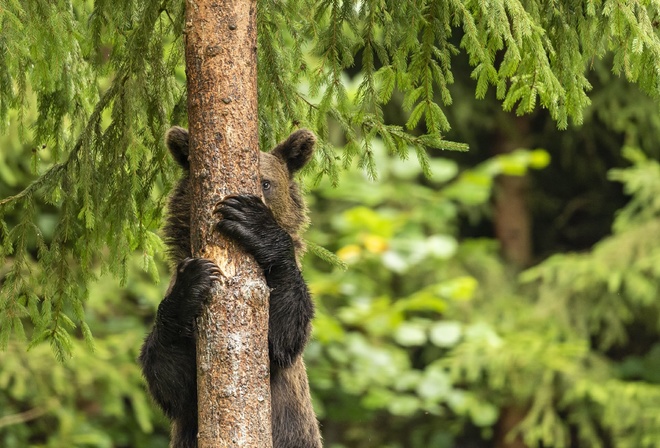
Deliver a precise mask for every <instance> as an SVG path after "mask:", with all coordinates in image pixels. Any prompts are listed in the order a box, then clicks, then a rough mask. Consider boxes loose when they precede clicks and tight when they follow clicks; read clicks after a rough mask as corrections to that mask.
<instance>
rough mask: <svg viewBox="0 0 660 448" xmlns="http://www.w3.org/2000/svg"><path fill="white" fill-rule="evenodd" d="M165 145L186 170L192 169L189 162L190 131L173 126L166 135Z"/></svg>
mask: <svg viewBox="0 0 660 448" xmlns="http://www.w3.org/2000/svg"><path fill="white" fill-rule="evenodd" d="M165 144H166V145H167V148H168V149H169V150H170V153H171V154H172V157H174V160H176V161H177V163H178V164H179V165H181V167H182V168H184V169H189V168H190V162H188V131H187V130H185V129H183V128H181V127H179V126H172V127H171V128H170V130H169V131H167V134H166V135H165Z"/></svg>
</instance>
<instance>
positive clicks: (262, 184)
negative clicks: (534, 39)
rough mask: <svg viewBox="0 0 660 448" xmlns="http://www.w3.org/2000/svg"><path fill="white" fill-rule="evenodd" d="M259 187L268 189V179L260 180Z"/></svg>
mask: <svg viewBox="0 0 660 448" xmlns="http://www.w3.org/2000/svg"><path fill="white" fill-rule="evenodd" d="M261 188H262V189H263V190H264V191H266V190H270V181H269V180H264V181H262V182H261Z"/></svg>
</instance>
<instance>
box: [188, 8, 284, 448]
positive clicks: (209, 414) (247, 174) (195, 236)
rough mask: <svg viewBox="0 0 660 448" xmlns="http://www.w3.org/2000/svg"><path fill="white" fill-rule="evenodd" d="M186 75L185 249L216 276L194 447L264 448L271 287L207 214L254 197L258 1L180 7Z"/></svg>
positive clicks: (204, 335) (205, 322)
mask: <svg viewBox="0 0 660 448" xmlns="http://www.w3.org/2000/svg"><path fill="white" fill-rule="evenodd" d="M186 73H187V77H188V120H189V129H190V173H191V175H190V176H191V189H192V198H193V200H192V219H191V243H192V252H193V255H194V256H196V257H204V258H208V259H211V260H213V261H215V263H216V264H217V265H218V266H219V267H220V270H221V272H222V279H221V280H220V281H219V282H218V285H217V286H216V287H214V288H213V297H212V299H211V302H210V303H209V306H208V308H207V309H206V310H205V312H204V313H203V315H202V317H201V318H200V319H199V322H198V329H199V337H198V341H197V384H198V386H197V389H198V399H199V404H198V415H199V434H198V446H199V447H200V448H204V447H254V448H257V447H258V448H267V447H270V446H272V438H271V424H270V412H271V406H270V388H269V367H268V366H269V361H268V289H267V287H266V284H265V282H264V280H263V274H262V272H261V270H260V269H259V267H258V266H257V265H256V263H255V262H254V260H253V259H252V258H251V257H248V256H247V255H245V254H244V253H243V252H242V251H240V250H239V249H238V248H237V246H236V245H235V244H233V243H231V242H229V241H227V240H225V239H221V237H220V236H219V235H218V234H217V233H214V231H213V230H214V229H213V227H214V223H215V222H216V219H217V218H214V216H213V213H212V212H213V209H214V206H215V204H216V203H217V202H218V201H220V200H221V199H222V198H224V197H225V196H226V195H228V194H256V195H260V194H261V188H260V176H259V155H258V151H259V149H258V129H257V59H256V1H255V0H228V1H223V2H217V1H215V0H187V2H186Z"/></svg>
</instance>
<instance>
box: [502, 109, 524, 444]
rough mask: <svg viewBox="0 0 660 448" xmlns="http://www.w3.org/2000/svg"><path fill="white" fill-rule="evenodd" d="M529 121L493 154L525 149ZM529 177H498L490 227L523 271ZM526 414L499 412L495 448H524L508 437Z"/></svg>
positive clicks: (515, 124)
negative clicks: (492, 224) (492, 226)
mask: <svg viewBox="0 0 660 448" xmlns="http://www.w3.org/2000/svg"><path fill="white" fill-rule="evenodd" d="M529 125H530V124H529V118H528V117H515V118H513V119H512V129H509V132H508V133H507V132H504V131H500V134H499V136H498V138H497V139H496V144H495V145H494V146H493V152H494V153H495V154H508V153H511V152H513V151H515V150H516V149H518V148H527V147H528V146H529V134H530V131H529ZM528 190H529V178H528V176H527V175H524V176H506V175H501V176H499V177H498V178H497V180H496V184H495V204H494V208H495V210H494V212H495V213H494V216H493V221H494V227H495V235H496V237H497V240H498V241H499V242H500V246H501V249H502V256H503V257H504V259H505V260H506V261H508V262H509V263H510V264H512V265H513V266H514V267H515V268H517V269H523V268H526V267H528V266H529V265H530V263H531V261H532V219H531V216H530V212H529V203H528V199H527V194H528ZM526 415H527V406H526V405H525V404H519V405H510V406H508V407H505V408H503V409H501V410H500V419H499V421H498V422H497V425H496V429H495V448H527V445H526V444H525V442H524V441H523V439H522V437H521V436H520V435H519V434H517V435H515V436H513V437H510V436H509V434H510V433H511V431H514V430H515V429H516V427H517V426H518V425H519V424H520V423H521V422H522V421H523V420H524V418H525V416H526Z"/></svg>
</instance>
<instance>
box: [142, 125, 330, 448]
mask: <svg viewBox="0 0 660 448" xmlns="http://www.w3.org/2000/svg"><path fill="white" fill-rule="evenodd" d="M166 141H167V146H168V148H169V150H170V152H171V153H172V156H173V157H174V159H175V160H176V161H177V162H178V163H179V165H181V167H182V168H183V170H184V175H183V177H182V178H181V180H180V181H179V184H178V185H177V186H176V188H175V189H174V191H173V192H172V194H171V196H170V200H169V214H168V217H167V222H166V224H165V228H164V234H165V242H166V244H167V245H168V248H169V253H170V256H171V258H172V261H173V262H174V263H175V264H176V265H177V268H176V271H175V273H174V275H173V277H172V281H171V282H170V287H169V289H168V291H167V294H166V295H165V298H164V299H163V300H162V302H161V303H160V306H159V307H158V313H157V315H156V320H155V323H154V326H153V329H152V330H151V333H150V334H149V336H148V337H147V338H146V340H145V342H144V345H143V346H142V352H141V354H140V363H141V365H142V370H143V372H144V376H145V378H146V380H147V384H148V386H149V391H150V392H151V395H153V397H154V399H155V401H156V402H157V403H158V405H159V406H160V407H161V408H162V409H163V411H164V412H165V414H166V415H167V416H168V417H169V418H170V420H171V421H172V443H171V445H170V446H172V447H175V448H188V447H196V446H197V370H196V364H195V362H196V361H195V318H196V317H197V316H198V315H199V314H200V312H201V310H202V308H203V305H204V303H205V301H206V300H207V299H208V297H209V289H210V287H211V285H212V283H213V281H214V280H215V279H217V275H219V272H218V268H217V266H215V264H213V263H212V262H210V261H208V260H204V259H199V258H192V254H191V249H190V201H191V198H190V189H189V164H188V131H186V130H185V129H182V128H179V127H173V128H172V129H170V131H169V132H168V134H167V139H166ZM315 142H316V138H315V137H314V134H312V133H311V132H310V131H306V130H299V131H296V132H294V133H293V134H291V136H290V137H289V138H288V139H287V140H285V141H284V142H282V143H280V144H279V145H277V147H276V148H275V149H273V150H272V151H271V152H270V153H263V152H262V153H260V157H259V164H260V171H261V173H260V174H261V185H262V189H263V196H264V198H265V204H264V202H262V200H261V198H259V197H257V196H247V195H246V196H230V197H228V198H226V199H225V200H224V201H222V202H220V204H219V205H218V208H217V210H216V211H217V212H219V217H220V216H221V219H219V221H218V223H217V230H218V231H219V232H222V233H223V234H224V235H226V236H228V237H229V238H232V239H234V240H235V241H237V242H238V243H239V244H240V245H242V246H243V248H245V250H247V251H248V252H249V253H250V254H252V256H253V257H254V258H255V260H256V261H257V263H258V264H259V266H260V267H261V268H262V269H263V271H264V275H265V277H266V282H267V284H268V287H269V288H270V321H269V327H268V348H269V355H270V386H271V406H272V430H273V447H274V448H317V447H320V446H321V436H320V433H319V428H318V423H317V421H316V416H315V415H314V410H313V409H312V404H311V398H310V394H309V384H308V382H307V373H306V372H305V365H304V364H303V360H302V352H303V349H304V348H305V344H306V343H307V339H308V338H309V333H310V321H311V319H312V316H313V314H314V306H313V304H312V300H311V298H310V294H309V291H308V290H307V285H306V283H305V281H304V279H303V277H302V274H301V272H300V268H299V265H298V258H299V257H300V256H301V255H302V254H303V252H304V244H303V242H302V239H301V236H300V235H301V233H302V231H303V230H304V229H305V227H306V226H307V223H308V220H307V208H306V205H305V202H304V201H303V198H302V195H301V194H300V190H299V187H298V185H297V184H296V182H295V181H294V180H293V175H294V173H295V172H296V171H298V170H300V169H301V168H302V167H303V166H305V164H306V163H307V162H308V161H309V160H310V158H311V157H312V153H313V151H314V144H315Z"/></svg>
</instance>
